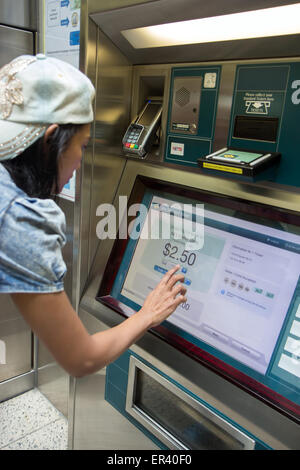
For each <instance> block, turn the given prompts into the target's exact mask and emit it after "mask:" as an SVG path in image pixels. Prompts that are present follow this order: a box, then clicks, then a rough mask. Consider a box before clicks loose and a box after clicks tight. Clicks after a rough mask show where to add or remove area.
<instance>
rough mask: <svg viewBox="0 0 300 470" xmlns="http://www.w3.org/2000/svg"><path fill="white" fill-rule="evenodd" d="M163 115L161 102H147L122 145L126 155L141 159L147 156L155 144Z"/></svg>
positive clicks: (131, 125)
mask: <svg viewBox="0 0 300 470" xmlns="http://www.w3.org/2000/svg"><path fill="white" fill-rule="evenodd" d="M161 113H162V103H161V102H160V101H152V100H148V101H147V103H146V105H145V106H144V108H143V109H142V111H141V112H140V113H139V114H138V116H137V117H136V119H135V120H134V121H133V122H132V123H131V124H130V125H129V127H128V129H127V131H126V133H125V135H124V138H123V141H122V145H123V151H124V153H125V154H127V155H133V156H137V157H141V158H143V157H145V156H146V154H147V153H148V152H149V151H150V149H151V147H152V145H153V144H154V142H155V139H156V134H157V130H158V128H159V126H160V120H161Z"/></svg>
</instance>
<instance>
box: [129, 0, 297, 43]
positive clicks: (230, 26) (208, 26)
mask: <svg viewBox="0 0 300 470" xmlns="http://www.w3.org/2000/svg"><path fill="white" fill-rule="evenodd" d="M183 3H184V2H183ZM121 32H122V34H123V36H125V38H126V39H127V40H128V41H129V42H130V44H131V45H132V46H133V47H134V48H135V49H144V48H150V47H166V46H181V45H185V44H199V43H206V42H216V41H231V40H234V39H249V38H261V37H270V36H283V35H287V34H299V33H300V3H296V4H294V5H287V6H281V7H275V8H266V9H263V10H255V11H247V12H244V13H234V14H232V15H223V16H214V17H211V18H201V19H199V20H189V21H180V22H176V23H167V24H160V25H156V26H147V27H145V28H136V29H127V30H124V31H121Z"/></svg>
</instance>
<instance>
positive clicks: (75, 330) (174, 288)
mask: <svg viewBox="0 0 300 470" xmlns="http://www.w3.org/2000/svg"><path fill="white" fill-rule="evenodd" d="M178 269H179V267H178V266H176V267H175V268H173V269H171V270H170V271H168V272H167V273H166V274H165V276H164V277H163V278H162V280H161V281H160V283H159V284H158V285H157V287H156V288H155V289H154V290H153V291H152V292H151V293H150V294H149V295H148V297H147V298H146V300H145V303H144V305H143V307H142V308H141V310H139V312H137V313H135V314H134V315H132V316H131V317H129V318H128V319H126V320H124V321H123V322H122V323H120V324H119V325H117V326H115V327H113V328H110V329H108V330H105V331H101V332H99V333H96V334H94V335H89V333H88V332H87V331H86V329H85V327H84V325H83V324H82V322H81V320H80V319H79V317H78V316H77V314H76V312H75V311H74V309H73V307H72V305H71V303H70V302H69V299H68V297H67V295H66V294H65V293H64V292H59V293H54V294H23V293H22V294H12V299H13V300H14V302H15V304H16V305H17V307H18V308H19V310H20V312H21V313H22V315H23V317H24V318H25V320H26V321H27V323H28V324H29V325H30V327H31V329H32V330H33V331H34V333H35V334H36V335H37V336H38V338H39V339H40V340H41V341H42V342H43V343H44V344H45V345H46V347H47V348H48V349H49V350H50V352H51V353H52V354H53V356H54V357H55V359H56V361H57V362H58V363H59V364H60V365H61V366H62V367H63V368H64V369H65V370H66V371H67V372H68V373H69V374H70V375H73V376H76V377H82V376H84V375H88V374H91V373H93V372H96V371H97V370H99V369H101V368H102V367H104V366H106V365H107V364H109V363H110V362H112V361H114V360H115V359H116V358H117V357H118V356H120V355H121V354H122V353H123V352H124V351H126V349H128V347H129V346H130V345H131V344H132V343H134V342H135V341H136V340H137V339H138V338H139V337H140V336H142V335H143V334H144V333H145V332H146V331H147V330H148V329H149V328H151V327H153V326H156V325H158V324H160V323H161V322H162V321H163V320H165V319H166V318H167V317H168V316H169V315H171V313H172V312H173V311H174V310H175V309H176V308H177V306H178V305H179V304H180V303H182V302H184V301H186V298H185V297H184V296H185V292H186V289H185V288H184V287H183V285H182V284H181V282H182V281H183V278H184V276H183V275H181V274H177V275H176V274H175V273H176V271H177V270H178ZM178 281H179V282H178Z"/></svg>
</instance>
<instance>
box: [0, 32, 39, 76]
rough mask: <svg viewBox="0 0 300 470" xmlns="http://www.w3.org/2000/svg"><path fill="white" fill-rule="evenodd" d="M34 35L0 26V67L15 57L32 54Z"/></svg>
mask: <svg viewBox="0 0 300 470" xmlns="http://www.w3.org/2000/svg"><path fill="white" fill-rule="evenodd" d="M33 48H34V33H32V32H30V31H23V30H20V29H16V28H11V27H8V26H1V25H0V67H2V66H3V65H5V64H7V63H8V62H10V61H11V60H12V59H14V58H15V57H18V56H19V55H23V54H33Z"/></svg>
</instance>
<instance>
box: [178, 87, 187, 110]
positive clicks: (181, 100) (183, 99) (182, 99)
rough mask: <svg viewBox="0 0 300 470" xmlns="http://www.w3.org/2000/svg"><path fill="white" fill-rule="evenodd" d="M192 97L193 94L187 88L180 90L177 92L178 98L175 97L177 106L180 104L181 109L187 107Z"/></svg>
mask: <svg viewBox="0 0 300 470" xmlns="http://www.w3.org/2000/svg"><path fill="white" fill-rule="evenodd" d="M190 95H191V93H190V92H189V90H187V89H186V88H185V87H181V88H179V90H177V91H176V97H175V101H176V104H178V105H179V106H181V107H183V106H185V105H187V104H188V103H189V101H190Z"/></svg>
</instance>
